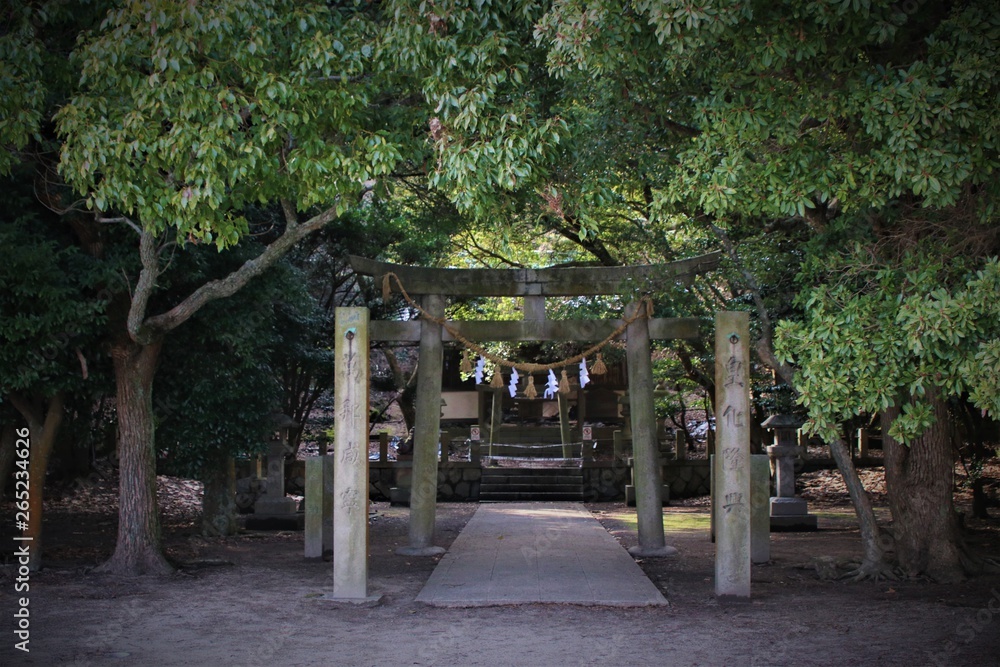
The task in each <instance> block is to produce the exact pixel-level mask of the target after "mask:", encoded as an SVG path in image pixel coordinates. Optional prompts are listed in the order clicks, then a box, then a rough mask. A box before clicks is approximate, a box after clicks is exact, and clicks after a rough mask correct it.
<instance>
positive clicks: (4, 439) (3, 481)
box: [0, 422, 17, 500]
mask: <svg viewBox="0 0 1000 667" xmlns="http://www.w3.org/2000/svg"><path fill="white" fill-rule="evenodd" d="M15 442H17V428H16V427H15V426H14V424H13V422H4V425H3V429H2V430H0V500H2V499H3V494H4V492H6V490H7V480H8V479H10V473H11V472H12V471H13V469H14V453H15V449H16V448H15V446H14V443H15Z"/></svg>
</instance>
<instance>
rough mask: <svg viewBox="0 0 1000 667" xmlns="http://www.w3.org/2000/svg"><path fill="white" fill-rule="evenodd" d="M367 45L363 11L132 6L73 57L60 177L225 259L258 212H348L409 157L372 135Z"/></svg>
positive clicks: (271, 5)
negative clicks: (285, 205)
mask: <svg viewBox="0 0 1000 667" xmlns="http://www.w3.org/2000/svg"><path fill="white" fill-rule="evenodd" d="M372 40H373V34H372V24H371V21H370V20H369V18H368V17H367V15H366V13H365V8H364V6H363V4H361V3H357V4H352V3H348V4H346V5H345V6H342V7H328V6H327V5H326V4H324V3H315V2H309V3H299V2H292V1H291V0H255V1H252V2H245V1H243V0H240V1H236V0H213V1H211V2H199V3H178V2H172V1H169V0H147V1H145V2H134V3H126V4H124V5H123V6H121V7H119V8H117V9H115V10H113V11H111V12H109V13H108V15H107V18H106V19H105V21H104V22H103V24H102V25H101V28H100V29H99V30H97V31H95V32H93V33H90V34H88V35H86V36H85V37H84V38H83V41H82V44H81V46H80V48H79V49H78V51H77V52H76V54H75V59H76V63H77V64H78V66H79V68H80V72H81V80H80V92H79V94H77V95H76V96H74V97H73V98H72V99H71V100H70V101H69V103H68V104H66V105H65V106H64V107H63V108H62V110H61V111H60V112H59V114H58V116H57V120H58V127H59V132H60V135H61V136H62V137H63V139H64V143H63V146H62V153H61V163H60V170H61V173H62V174H63V176H64V177H65V179H66V180H67V181H68V182H69V183H70V184H71V185H72V186H73V187H74V188H75V189H76V190H78V191H79V192H81V193H84V194H85V195H86V197H87V203H88V205H89V206H91V207H92V208H94V209H96V210H99V211H102V212H105V211H106V212H109V213H120V214H124V215H127V216H130V217H134V218H137V219H138V220H140V221H141V223H142V224H143V226H144V227H146V228H147V229H150V230H154V231H156V232H157V233H159V232H164V231H166V230H173V231H175V232H176V233H177V234H178V235H179V236H181V237H182V238H191V239H194V240H197V241H201V242H206V243H214V244H215V245H216V246H218V247H219V248H220V249H221V248H224V247H227V246H231V245H233V244H235V243H236V242H237V241H238V240H239V238H240V237H241V236H242V235H244V234H245V233H246V232H247V222H246V220H245V218H244V217H243V211H244V209H245V207H247V206H248V205H250V204H252V203H268V202H273V201H277V200H279V199H282V198H284V199H288V200H290V201H292V202H294V203H295V204H296V205H297V206H298V207H299V209H300V210H305V209H307V208H309V207H311V206H314V205H324V206H329V205H336V206H337V207H338V210H339V211H340V212H342V211H343V210H346V208H347V207H348V206H349V205H350V204H351V203H353V202H351V201H350V199H351V197H352V196H353V195H356V193H358V192H360V190H361V188H362V185H363V184H364V183H365V182H367V181H369V180H371V179H375V178H378V177H380V176H383V175H386V174H388V173H390V172H391V170H392V169H393V167H394V165H395V164H396V163H397V161H398V160H399V158H400V155H399V149H398V147H397V145H396V144H395V143H393V141H392V140H391V139H390V137H389V134H388V133H387V132H386V131H384V130H382V129H379V128H378V127H377V123H375V122H374V121H373V120H372V114H371V108H370V107H369V105H370V102H371V94H372V91H373V83H372V82H371V79H370V78H369V74H370V72H369V61H370V59H371V54H372V49H373V41H372Z"/></svg>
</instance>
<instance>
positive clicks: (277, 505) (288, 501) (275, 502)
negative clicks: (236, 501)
mask: <svg viewBox="0 0 1000 667" xmlns="http://www.w3.org/2000/svg"><path fill="white" fill-rule="evenodd" d="M297 509H298V507H297V506H296V503H295V499H294V498H289V497H288V496H284V497H282V498H268V497H267V496H261V497H260V498H258V499H257V502H255V503H254V504H253V512H254V514H268V515H275V516H281V515H283V514H295V512H296V510H297Z"/></svg>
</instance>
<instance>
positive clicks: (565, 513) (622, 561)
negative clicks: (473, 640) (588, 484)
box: [417, 503, 667, 607]
mask: <svg viewBox="0 0 1000 667" xmlns="http://www.w3.org/2000/svg"><path fill="white" fill-rule="evenodd" d="M417 601H418V602H425V603H428V604H431V605H436V606H447V607H479V606H487V605H504V604H524V603H531V602H559V603H564V604H566V603H568V604H585V605H607V606H617V607H637V606H649V605H664V604H667V601H666V599H665V598H664V597H663V595H661V594H660V591H659V590H657V588H656V586H654V585H653V582H651V581H650V580H649V578H647V577H646V575H645V574H643V572H642V570H641V569H640V568H639V566H638V565H636V563H635V561H634V560H632V557H631V556H629V555H628V552H626V551H625V549H624V548H622V546H621V545H620V544H618V542H617V541H616V540H615V538H614V537H612V536H611V535H610V534H609V533H608V532H607V531H606V530H605V529H604V527H603V526H601V524H600V523H598V521H597V519H595V518H594V517H593V516H592V515H591V514H590V512H588V511H586V510H585V509H584V508H583V506H582V505H581V504H579V503H503V504H496V505H481V506H480V507H479V509H478V510H477V511H476V513H475V515H474V516H473V517H472V519H471V520H470V521H469V523H468V524H467V525H466V526H465V529H464V530H463V531H462V533H461V534H460V535H459V536H458V537H457V538H456V539H455V541H454V543H452V545H451V549H449V551H448V553H446V554H445V555H444V556H443V557H442V559H441V562H440V563H438V566H437V568H435V570H434V572H433V573H432V574H431V577H430V579H428V580H427V583H426V584H425V585H424V588H423V590H421V591H420V595H418V596H417Z"/></svg>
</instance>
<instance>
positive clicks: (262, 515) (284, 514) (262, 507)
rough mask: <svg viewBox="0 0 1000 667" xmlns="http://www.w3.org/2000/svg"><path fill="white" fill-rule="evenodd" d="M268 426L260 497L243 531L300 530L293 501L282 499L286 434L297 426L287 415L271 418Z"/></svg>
mask: <svg viewBox="0 0 1000 667" xmlns="http://www.w3.org/2000/svg"><path fill="white" fill-rule="evenodd" d="M271 425H272V431H271V437H270V440H269V442H268V450H267V477H266V478H265V480H264V495H262V496H260V498H258V499H257V502H255V503H254V506H253V508H254V513H253V517H247V528H255V529H264V530H267V529H272V530H288V529H293V530H294V529H301V527H302V525H301V524H302V516H301V515H300V514H299V512H298V511H297V507H296V503H295V499H294V498H289V497H288V496H286V495H285V452H286V451H287V449H288V431H289V429H292V428H295V427H297V426H298V424H297V423H296V422H295V421H294V420H293V419H292V418H291V417H289V416H288V415H284V414H273V415H271Z"/></svg>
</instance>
